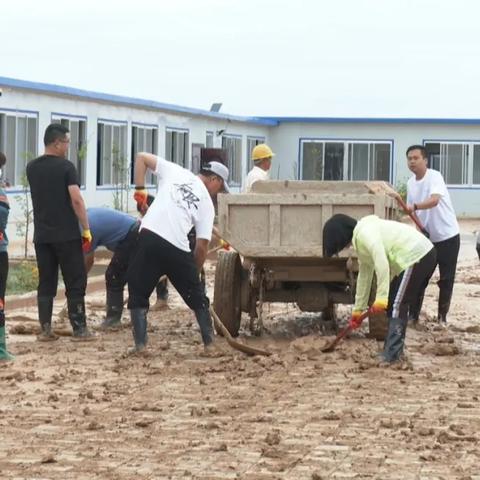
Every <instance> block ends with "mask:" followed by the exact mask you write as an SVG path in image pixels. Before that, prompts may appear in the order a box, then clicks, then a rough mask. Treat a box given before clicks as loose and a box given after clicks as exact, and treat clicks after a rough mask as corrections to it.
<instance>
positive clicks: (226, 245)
mask: <svg viewBox="0 0 480 480" xmlns="http://www.w3.org/2000/svg"><path fill="white" fill-rule="evenodd" d="M220 247H221V248H223V249H224V250H230V244H229V243H228V242H226V241H225V240H224V239H223V238H221V239H220Z"/></svg>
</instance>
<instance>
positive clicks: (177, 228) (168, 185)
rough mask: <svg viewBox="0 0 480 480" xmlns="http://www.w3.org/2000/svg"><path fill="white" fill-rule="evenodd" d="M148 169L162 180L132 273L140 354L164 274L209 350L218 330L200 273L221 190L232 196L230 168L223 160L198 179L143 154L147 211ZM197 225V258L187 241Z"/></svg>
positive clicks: (141, 198) (140, 183)
mask: <svg viewBox="0 0 480 480" xmlns="http://www.w3.org/2000/svg"><path fill="white" fill-rule="evenodd" d="M147 169H149V170H152V171H153V172H154V174H155V175H156V176H157V178H158V190H157V195H156V197H155V200H154V201H153V203H152V204H151V205H150V207H149V208H148V210H147V211H146V213H145V216H144V217H143V219H142V223H141V226H140V233H139V238H138V244H137V250H136V252H135V254H134V257H133V259H132V261H131V263H130V266H129V269H128V274H127V280H128V293H129V299H128V308H129V309H130V316H131V321H132V328H133V337H134V340H135V348H134V351H137V352H138V351H141V350H143V349H144V348H145V346H146V344H147V312H148V307H149V302H148V299H149V297H150V295H151V293H152V292H153V290H154V288H155V286H156V285H157V283H158V280H159V278H160V277H161V276H162V275H167V277H168V279H169V280H170V281H171V282H172V284H173V286H174V287H175V289H176V290H177V292H178V293H179V294H180V296H181V297H182V298H183V300H184V301H185V303H186V304H187V305H188V306H189V307H190V308H191V309H192V310H193V311H194V313H195V316H196V319H197V322H198V325H199V327H200V333H201V335H202V340H203V343H204V346H205V347H208V346H209V345H211V344H212V342H213V329H212V321H211V318H210V313H209V310H208V308H209V300H208V298H207V296H206V295H205V290H204V288H203V287H202V284H201V282H200V271H201V270H202V266H203V263H204V261H205V258H206V257H207V252H208V243H209V241H210V238H211V235H212V228H213V220H214V216H215V210H214V207H213V202H212V197H215V196H216V195H217V193H219V192H221V191H226V192H228V185H227V180H228V168H227V167H226V166H225V165H222V164H221V163H219V162H209V163H207V164H205V165H204V166H203V167H202V169H201V170H200V173H199V174H198V175H194V174H193V173H192V172H190V171H189V170H186V169H184V168H182V167H180V166H179V165H176V164H175V163H172V162H169V161H167V160H165V159H163V158H160V157H157V156H155V155H152V154H150V153H143V152H142V153H139V154H138V155H137V157H136V159H135V194H134V198H135V200H136V202H137V206H138V207H139V209H140V210H141V211H145V210H146V208H145V206H146V202H147V196H148V194H147V191H146V190H145V187H144V182H145V174H146V172H147ZM192 227H195V231H196V244H195V250H194V251H193V255H192V253H191V251H190V245H189V241H188V237H187V236H188V233H189V232H190V230H191V229H192Z"/></svg>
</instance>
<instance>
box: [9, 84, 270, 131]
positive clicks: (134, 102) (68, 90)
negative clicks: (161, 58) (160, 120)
mask: <svg viewBox="0 0 480 480" xmlns="http://www.w3.org/2000/svg"><path fill="white" fill-rule="evenodd" d="M0 86H3V87H10V88H16V89H21V90H30V91H34V92H43V93H47V94H53V95H64V96H67V97H74V98H80V99H84V100H90V101H99V102H106V103H114V104H119V105H127V106H132V107H141V108H148V109H151V110H163V111H168V112H172V113H178V114H188V115H194V116H200V117H207V118H211V119H214V120H229V121H233V122H242V123H253V124H257V125H265V126H274V125H277V124H278V122H277V121H276V120H271V119H268V118H257V117H244V116H240V115H228V114H225V113H219V112H210V111H209V110H202V109H199V108H189V107H183V106H180V105H172V104H169V103H162V102H156V101H153V100H145V99H142V98H134V97H124V96H121V95H111V94H109V93H100V92H92V91H90V90H82V89H80V88H72V87H65V86H62V85H54V84H51V83H40V82H30V81H28V80H19V79H15V78H8V77H1V76H0Z"/></svg>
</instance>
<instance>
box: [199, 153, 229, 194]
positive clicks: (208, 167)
mask: <svg viewBox="0 0 480 480" xmlns="http://www.w3.org/2000/svg"><path fill="white" fill-rule="evenodd" d="M201 170H204V171H206V172H212V173H214V174H215V175H218V176H219V177H220V178H221V179H223V190H224V191H225V192H227V193H230V188H229V187H228V183H227V181H228V168H227V167H226V166H225V165H224V164H223V163H220V162H215V161H212V162H208V163H206V164H205V165H203V166H202V168H201Z"/></svg>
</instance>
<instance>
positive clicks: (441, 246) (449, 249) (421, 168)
mask: <svg viewBox="0 0 480 480" xmlns="http://www.w3.org/2000/svg"><path fill="white" fill-rule="evenodd" d="M407 160H408V168H409V169H410V170H411V171H412V172H413V173H414V175H413V176H412V177H410V178H409V179H408V182H407V204H408V205H407V206H408V209H409V210H410V211H411V212H415V215H417V217H418V219H419V220H420V222H421V223H422V224H423V226H424V227H425V230H426V231H427V232H428V234H429V237H430V240H431V241H432V243H433V245H434V246H435V249H436V251H437V263H438V268H439V272H440V280H439V281H438V287H439V289H440V292H439V297H438V321H439V322H441V323H445V322H446V321H447V314H448V310H449V308H450V301H451V298H452V291H453V284H454V282H455V270H456V268H457V257H458V251H459V249H460V230H459V227H458V222H457V217H456V215H455V211H454V209H453V205H452V201H451V200H450V195H449V193H448V190H447V186H446V185H445V181H444V180H443V177H442V174H441V173H440V172H438V171H437V170H433V169H431V168H428V166H427V165H428V155H427V151H426V149H425V147H423V146H422V145H412V146H411V147H409V148H408V149H407ZM432 273H433V272H432ZM428 280H430V279H428ZM428 280H427V282H426V284H425V286H424V289H423V290H422V292H421V295H420V297H419V298H418V302H417V304H416V305H411V307H410V318H411V319H412V320H413V321H414V322H415V321H418V316H419V314H420V309H421V307H422V303H423V295H424V292H425V288H426V287H427V285H428Z"/></svg>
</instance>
